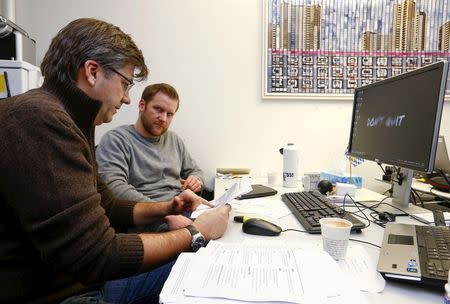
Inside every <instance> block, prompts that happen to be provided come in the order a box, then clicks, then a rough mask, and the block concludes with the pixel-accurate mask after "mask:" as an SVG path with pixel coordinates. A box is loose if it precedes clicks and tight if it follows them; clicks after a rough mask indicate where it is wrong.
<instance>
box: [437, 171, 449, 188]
mask: <svg viewBox="0 0 450 304" xmlns="http://www.w3.org/2000/svg"><path fill="white" fill-rule="evenodd" d="M436 171H438V172H439V173H440V174H441V175H442V177H443V178H444V179H445V181H446V182H447V184H448V185H449V186H450V180H449V179H448V177H447V174H445V173H444V171H442V169H437V170H436Z"/></svg>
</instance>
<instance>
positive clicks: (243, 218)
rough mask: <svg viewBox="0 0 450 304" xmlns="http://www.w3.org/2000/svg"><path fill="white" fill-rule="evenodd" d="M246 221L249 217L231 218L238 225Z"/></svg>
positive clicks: (238, 216)
mask: <svg viewBox="0 0 450 304" xmlns="http://www.w3.org/2000/svg"><path fill="white" fill-rule="evenodd" d="M248 219H250V217H249V216H243V215H237V216H235V217H234V218H233V220H234V221H235V222H238V223H245V222H246V221H247V220H248Z"/></svg>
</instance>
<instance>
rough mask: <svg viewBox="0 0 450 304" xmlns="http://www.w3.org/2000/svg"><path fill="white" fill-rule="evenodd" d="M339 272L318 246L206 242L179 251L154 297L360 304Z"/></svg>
mask: <svg viewBox="0 0 450 304" xmlns="http://www.w3.org/2000/svg"><path fill="white" fill-rule="evenodd" d="M345 277H346V276H345V275H344V274H343V272H342V271H341V269H340V268H339V266H338V264H337V263H336V262H335V261H334V260H333V259H332V258H331V257H330V256H329V255H328V254H327V253H325V252H324V251H322V250H321V249H318V248H309V249H302V248H298V247H292V246H288V245H286V244H284V245H280V244H279V243H276V244H273V245H271V244H270V243H261V244H258V245H252V244H248V243H245V242H244V243H243V244H231V243H219V242H214V241H212V242H210V243H209V244H208V246H207V247H206V248H203V249H201V250H200V251H198V252H197V253H195V254H194V253H183V254H181V255H180V257H179V258H178V260H177V262H176V263H175V265H174V267H173V269H172V272H171V274H170V276H169V278H168V279H167V281H166V283H165V285H164V288H163V290H162V292H161V294H160V302H161V303H166V304H169V303H236V302H239V303H243V302H244V303H245V302H269V301H270V302H271V303H278V302H280V303H281V302H283V303H286V302H287V303H349V301H350V302H354V301H358V303H365V302H366V300H365V298H364V297H363V296H362V295H361V293H360V292H359V290H358V287H354V286H350V285H349V284H346V283H347V282H346V280H345Z"/></svg>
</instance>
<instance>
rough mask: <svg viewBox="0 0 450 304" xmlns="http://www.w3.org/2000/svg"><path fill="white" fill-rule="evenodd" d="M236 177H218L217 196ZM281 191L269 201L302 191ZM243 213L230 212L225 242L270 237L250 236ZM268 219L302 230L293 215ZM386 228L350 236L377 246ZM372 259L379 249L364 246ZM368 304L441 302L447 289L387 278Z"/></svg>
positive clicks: (307, 239)
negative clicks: (236, 218) (244, 229)
mask: <svg viewBox="0 0 450 304" xmlns="http://www.w3.org/2000/svg"><path fill="white" fill-rule="evenodd" d="M235 182H236V180H235V179H234V180H233V179H231V180H224V179H219V178H216V180H215V189H214V190H215V196H216V197H218V196H220V195H221V194H222V193H223V192H224V191H225V190H226V189H228V188H229V187H230V186H231V185H232V184H233V183H235ZM253 183H254V184H264V180H262V179H253ZM271 187H272V188H275V189H276V190H278V194H277V195H275V196H271V197H266V199H267V200H270V201H272V202H273V204H284V203H283V202H282V201H281V198H280V194H282V193H285V192H294V191H301V190H302V189H301V188H284V187H282V186H281V185H276V186H271ZM382 198H384V196H383V195H381V194H378V193H375V192H372V191H370V190H367V189H360V190H358V191H357V195H356V199H357V200H381V199H382ZM417 208H418V209H417V211H420V210H422V211H423V212H429V211H428V210H424V209H422V208H420V207H417ZM235 215H240V214H239V213H237V212H235V211H233V210H232V211H231V214H230V222H229V224H228V228H227V231H226V233H225V235H224V236H223V237H222V238H221V239H220V241H222V242H242V241H244V240H246V239H253V240H265V241H266V240H268V241H270V239H269V238H268V237H264V236H256V235H249V234H245V233H243V232H242V229H241V226H242V224H240V223H235V222H233V217H234V216H235ZM264 218H265V219H267V220H269V221H271V222H273V223H275V224H277V225H279V226H280V227H282V228H283V229H288V228H293V229H302V226H301V224H300V223H299V222H298V221H297V220H296V218H295V217H294V216H293V215H292V214H290V215H288V216H285V217H283V218H281V219H275V218H268V217H264ZM397 219H398V222H401V223H409V224H420V223H419V222H417V221H415V220H413V219H411V218H409V217H398V218H397ZM383 233H384V228H382V227H380V226H378V225H375V224H371V225H370V226H369V227H368V228H365V229H363V231H362V232H361V233H360V234H352V235H351V236H350V237H351V238H353V239H359V240H364V241H367V242H371V243H374V244H377V245H381V242H382V239H383ZM276 240H283V241H290V242H304V243H305V244H306V243H307V244H312V243H317V244H321V243H322V238H321V236H320V235H315V234H308V233H299V232H284V233H282V234H281V235H280V236H279V237H277V238H276ZM350 244H351V245H352V244H361V243H358V242H350ZM363 246H364V247H365V248H366V250H367V252H368V253H369V255H370V256H371V258H373V259H374V261H376V262H378V256H379V252H380V249H379V248H376V247H374V246H370V245H363ZM364 295H365V297H366V298H367V301H368V303H408V304H415V303H417V304H419V303H420V304H424V303H442V301H443V296H444V290H433V289H429V288H425V287H420V286H419V287H418V286H414V285H410V284H406V283H397V282H392V281H386V287H385V289H384V290H383V291H382V292H381V293H364Z"/></svg>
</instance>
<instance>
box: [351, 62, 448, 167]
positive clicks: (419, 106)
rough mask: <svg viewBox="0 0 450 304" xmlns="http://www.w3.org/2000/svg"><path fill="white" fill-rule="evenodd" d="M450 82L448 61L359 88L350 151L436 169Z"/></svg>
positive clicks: (375, 159) (364, 155) (376, 158)
mask: <svg viewBox="0 0 450 304" xmlns="http://www.w3.org/2000/svg"><path fill="white" fill-rule="evenodd" d="M446 82H447V62H444V61H441V62H438V63H435V64H432V65H429V66H425V67H423V68H420V69H417V70H414V71H412V72H408V73H405V74H402V75H399V76H395V77H391V78H388V79H385V80H382V81H378V82H375V83H372V84H370V85H367V86H364V87H360V88H357V89H356V90H355V96H354V104H353V116H352V125H351V131H350V139H349V153H350V155H352V156H356V157H360V158H363V159H367V160H373V161H376V162H380V163H384V164H391V165H395V166H399V167H403V168H407V169H412V170H418V171H424V172H431V171H433V168H434V158H435V153H436V146H437V138H438V134H439V127H440V121H441V114H442V107H443V102H444V93H445V85H446Z"/></svg>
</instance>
